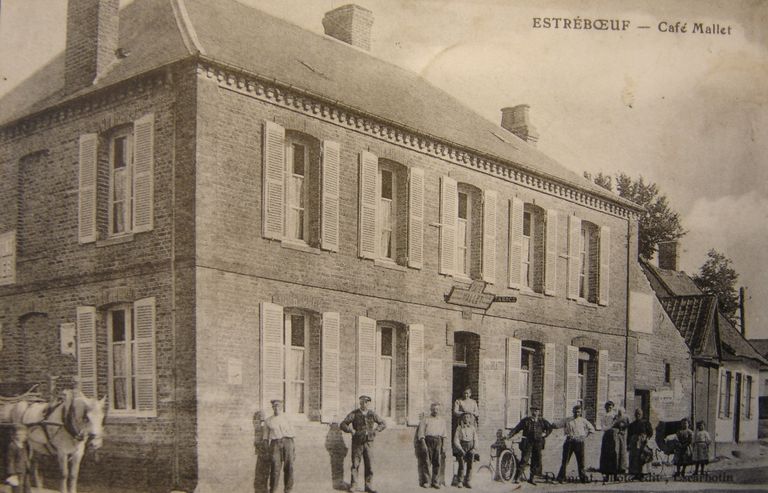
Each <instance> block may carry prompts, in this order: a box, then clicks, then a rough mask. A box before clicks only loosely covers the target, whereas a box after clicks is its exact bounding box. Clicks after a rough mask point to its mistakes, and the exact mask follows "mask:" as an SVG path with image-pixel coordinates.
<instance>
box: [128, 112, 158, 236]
mask: <svg viewBox="0 0 768 493" xmlns="http://www.w3.org/2000/svg"><path fill="white" fill-rule="evenodd" d="M154 170H155V115H153V114H149V115H145V116H143V117H141V118H139V119H138V120H136V121H135V122H134V123H133V232H134V233H141V232H143V231H150V230H151V229H152V227H153V224H154V222H153V216H154V189H155V185H154Z"/></svg>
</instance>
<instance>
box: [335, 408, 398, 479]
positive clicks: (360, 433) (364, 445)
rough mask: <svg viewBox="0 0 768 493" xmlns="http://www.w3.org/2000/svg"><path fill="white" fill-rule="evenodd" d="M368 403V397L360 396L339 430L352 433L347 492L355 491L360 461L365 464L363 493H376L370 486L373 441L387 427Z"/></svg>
mask: <svg viewBox="0 0 768 493" xmlns="http://www.w3.org/2000/svg"><path fill="white" fill-rule="evenodd" d="M369 402H371V398H370V397H368V396H367V395H361V396H360V407H359V408H358V409H355V410H354V411H352V412H351V413H349V414H348V415H347V417H346V418H344V421H342V422H341V425H340V428H341V430H342V431H344V432H345V433H352V480H351V484H350V488H349V490H350V491H355V490H356V488H357V486H358V480H357V474H358V470H359V469H360V460H361V459H362V460H363V462H364V464H365V491H367V492H368V493H376V491H375V490H374V489H373V486H372V481H373V439H374V437H375V436H376V433H377V432H380V431H383V430H384V428H386V427H387V425H386V424H385V423H384V421H383V420H382V419H381V418H380V417H379V416H378V415H377V414H376V413H375V412H374V411H373V410H372V409H368V403H369Z"/></svg>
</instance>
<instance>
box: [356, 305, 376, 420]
mask: <svg viewBox="0 0 768 493" xmlns="http://www.w3.org/2000/svg"><path fill="white" fill-rule="evenodd" d="M357 395H358V396H360V395H367V396H368V397H370V398H371V399H374V398H375V397H376V321H375V320H373V319H370V318H368V317H357ZM371 408H373V409H375V407H374V406H373V405H371Z"/></svg>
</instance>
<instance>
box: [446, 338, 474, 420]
mask: <svg viewBox="0 0 768 493" xmlns="http://www.w3.org/2000/svg"><path fill="white" fill-rule="evenodd" d="M452 377H453V380H452V382H453V383H452V389H451V404H453V403H454V402H456V400H457V399H461V398H462V396H463V394H464V389H466V388H469V389H471V390H472V398H473V399H475V400H476V401H477V402H478V404H479V403H480V397H481V396H480V336H479V335H478V334H473V333H472V332H455V333H454V334H453V375H452ZM451 416H452V419H451V423H452V426H451V429H452V430H455V429H456V426H458V420H457V418H456V416H453V407H451Z"/></svg>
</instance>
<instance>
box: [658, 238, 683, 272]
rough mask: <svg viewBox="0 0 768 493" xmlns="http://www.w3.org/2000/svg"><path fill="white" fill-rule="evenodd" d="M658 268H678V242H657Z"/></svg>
mask: <svg viewBox="0 0 768 493" xmlns="http://www.w3.org/2000/svg"><path fill="white" fill-rule="evenodd" d="M658 246H659V253H658V255H657V257H658V261H659V269H666V270H674V271H676V270H678V262H679V260H680V253H679V252H678V246H679V243H678V242H677V241H663V242H660V243H659V245H658Z"/></svg>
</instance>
